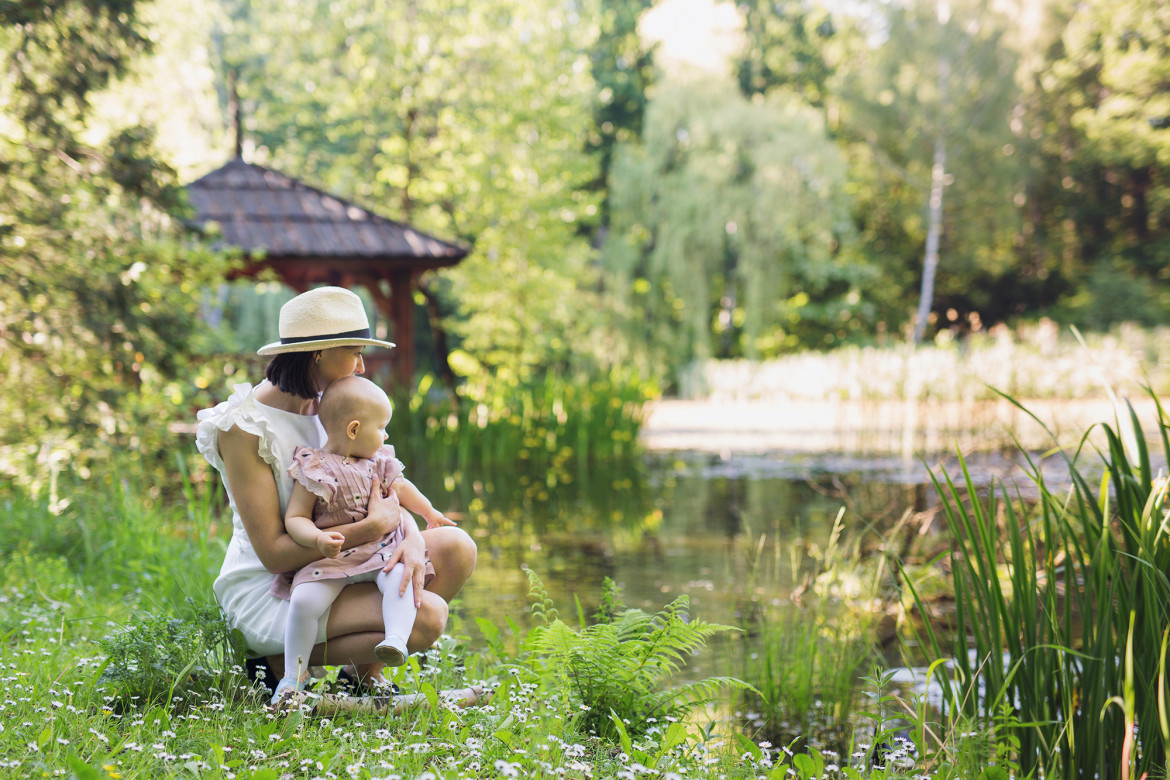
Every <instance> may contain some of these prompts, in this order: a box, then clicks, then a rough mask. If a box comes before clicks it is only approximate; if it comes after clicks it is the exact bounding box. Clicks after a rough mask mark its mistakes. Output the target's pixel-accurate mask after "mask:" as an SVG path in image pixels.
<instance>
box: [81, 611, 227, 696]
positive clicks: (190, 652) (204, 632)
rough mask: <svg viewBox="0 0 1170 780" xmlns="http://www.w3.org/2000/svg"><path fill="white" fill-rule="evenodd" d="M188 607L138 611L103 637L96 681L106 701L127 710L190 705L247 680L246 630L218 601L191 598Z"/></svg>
mask: <svg viewBox="0 0 1170 780" xmlns="http://www.w3.org/2000/svg"><path fill="white" fill-rule="evenodd" d="M186 611H187V613H188V614H187V615H186V616H185V617H182V618H178V617H167V616H163V615H156V616H149V615H148V616H138V617H135V618H133V619H132V620H131V622H129V623H128V624H127V625H125V626H123V627H122V628H120V629H118V630H116V631H114V632H113V633H111V634H109V635H108V636H106V637H104V638H102V639H99V640H98V646H99V647H101V650H102V652H103V653H104V654H105V656H106V662H105V665H104V668H103V669H102V672H101V675H100V676H99V677H98V680H97V685H98V688H99V691H100V692H101V693H102V698H103V700H105V701H107V702H110V701H113V702H116V703H117V704H118V705H119V706H120V707H121V708H122V709H123V710H126V709H130V708H131V707H141V706H153V705H156V704H168V705H169V704H171V703H173V702H176V701H178V702H184V701H185V702H186V704H185V706H184V709H186V708H187V707H191V706H197V705H199V704H201V703H203V701H201V700H206V699H208V697H209V696H213V695H216V694H221V695H222V694H228V695H231V694H232V692H233V689H235V688H236V686H238V685H239V684H240V683H242V682H244V677H243V674H242V668H241V665H242V664H243V662H244V638H243V635H241V634H240V632H239V631H233V630H232V629H231V628H230V627H229V626H228V624H227V621H226V619H225V618H224V616H223V613H222V611H220V609H219V607H218V606H217V605H216V604H214V603H213V602H199V603H196V602H193V601H192V602H189V603H188V609H187V610H186ZM229 667H235V671H234V672H232V671H229ZM217 698H218V697H217Z"/></svg>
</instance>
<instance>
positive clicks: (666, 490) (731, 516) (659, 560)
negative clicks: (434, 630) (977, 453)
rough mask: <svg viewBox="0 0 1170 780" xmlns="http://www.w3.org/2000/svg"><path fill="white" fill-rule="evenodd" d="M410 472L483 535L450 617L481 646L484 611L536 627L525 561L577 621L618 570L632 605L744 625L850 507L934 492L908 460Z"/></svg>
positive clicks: (851, 519)
mask: <svg viewBox="0 0 1170 780" xmlns="http://www.w3.org/2000/svg"><path fill="white" fill-rule="evenodd" d="M860 466H864V468H860ZM412 478H415V481H416V482H418V483H420V486H421V487H422V488H423V490H424V491H425V492H426V493H427V495H429V496H432V497H433V498H434V499H435V500H436V502H437V503H438V504H439V505H440V506H444V504H445V506H444V508H448V509H452V510H454V511H455V514H458V515H460V516H461V518H462V520H461V525H462V526H463V527H464V528H465V529H466V530H467V531H468V532H469V533H471V534H472V535H473V536H474V537H475V538H476V539H477V541H478V543H479V546H480V559H479V565H478V567H477V570H476V573H475V576H474V578H473V579H472V581H471V582H470V583H469V585H468V587H467V588H466V589H465V591H464V592H463V594H462V595H461V597H460V602H461V603H460V604H459V606H458V608H457V610H456V615H457V617H458V619H459V620H460V622H459V623H458V624H457V625H456V626H453V629H454V630H455V631H456V633H459V634H461V635H466V636H468V637H470V638H471V640H472V642H473V643H474V642H475V641H476V640H477V638H478V632H477V630H476V628H475V625H474V619H475V618H487V619H490V620H492V621H493V622H495V623H496V624H497V625H501V626H502V625H503V624H504V623H505V618H511V619H513V620H515V621H516V622H517V623H518V624H520V625H521V626H525V625H526V624H527V598H526V597H527V592H528V580H527V578H526V576H525V575H524V573H523V571H522V567H525V566H527V567H531V568H533V569H535V570H536V572H537V573H538V574H539V575H540V576H541V578H542V579H543V580H544V583H545V586H546V587H547V588H548V591H549V594H550V596H552V598H553V599H554V601H555V602H556V604H557V606H558V607H559V609H560V610H561V613H562V617H564V618H565V619H566V620H567V621H569V622H572V620H573V613H574V612H575V611H576V610H577V609H578V607H577V605H578V604H579V605H580V609H581V611H582V612H583V614H585V615H589V614H591V613H592V612H593V611H594V610H595V609H596V607H597V605H598V603H599V600H600V596H601V588H602V582H603V580H604V578H605V577H609V578H611V579H612V580H614V581H615V582H616V583H617V584H618V585H619V586H620V587H621V589H622V595H623V598H624V601H625V603H626V604H627V605H628V606H633V607H640V608H643V609H647V610H657V609H658V608H660V607H662V606H663V605H664V604H666V603H668V602H669V601H671V600H673V599H674V598H676V597H677V596H678V595H679V594H682V593H687V594H689V595H690V597H691V601H692V613H693V614H694V615H695V616H697V617H701V618H703V619H705V620H708V621H713V622H721V623H729V624H733V625H734V624H738V623H739V622H740V618H741V616H742V611H743V609H744V606H745V604H750V603H751V602H753V601H760V600H765V601H767V600H780V599H786V598H787V597H788V596H789V594H790V593H791V591H792V590H793V588H795V587H797V586H798V585H799V584H800V582H801V580H802V577H803V576H804V575H805V573H806V572H807V569H808V566H809V561H810V553H815V552H816V551H817V550H820V549H822V548H823V547H824V545H825V544H826V543H827V541H828V538H829V534H830V531H831V529H832V527H833V522H834V519H835V518H836V516H837V514H838V512H839V511H841V509H842V507H844V508H845V509H846V510H847V511H846V515H845V517H846V519H847V520H846V521H847V523H849V524H852V525H855V526H857V525H866V526H869V527H871V528H879V529H880V528H882V527H888V526H889V525H891V524H892V523H893V522H894V521H896V520H897V519H898V517H900V516H901V515H902V514H903V513H904V512H905V511H906V510H907V509H908V508H911V509H913V508H915V507H919V508H920V507H922V506H923V505H924V503H925V502H927V501H928V500H929V498H928V495H927V488H926V483H927V482H928V478H927V476H926V471H925V469H924V468H921V467H919V468H917V469H914V468H907V466H906V465H905V464H904V463H903V462H902V461H900V460H891V461H888V462H887V461H866V462H864V463H854V462H846V461H838V460H826V459H824V458H820V459H807V458H800V457H783V456H758V457H750V456H749V457H740V458H734V459H732V458H726V459H725V458H720V457H718V456H712V455H707V454H672V455H669V456H661V455H659V456H648V457H646V458H644V459H642V460H638V461H634V462H629V463H624V464H622V465H621V466H620V467H618V468H609V469H607V468H602V467H596V466H594V467H590V468H589V469H587V470H585V469H582V470H579V471H577V472H576V473H573V474H572V475H558V476H556V477H555V478H552V477H550V476H549V475H540V476H533V475H524V474H522V473H518V472H514V471H507V470H498V471H494V472H483V473H480V474H478V475H477V476H476V478H474V479H469V478H465V477H464V476H463V475H461V474H440V473H432V474H429V475H428V474H422V475H420V474H418V473H414V474H412ZM720 673H722V672H720Z"/></svg>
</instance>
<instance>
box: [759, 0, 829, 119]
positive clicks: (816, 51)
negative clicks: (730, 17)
mask: <svg viewBox="0 0 1170 780" xmlns="http://www.w3.org/2000/svg"><path fill="white" fill-rule="evenodd" d="M739 9H740V12H741V13H742V14H743V17H744V32H745V35H746V37H747V43H746V45H745V46H744V51H743V53H742V54H741V55H740V57H739V60H738V62H737V63H736V75H737V77H738V80H739V88H740V91H741V92H743V94H745V95H755V94H762V95H766V94H769V93H771V92H773V91H776V90H782V91H786V92H789V93H792V94H797V95H800V96H801V97H802V98H803V99H804V101H805V102H807V103H808V104H809V105H813V106H821V105H823V104H824V102H825V98H826V93H827V92H828V81H829V77H830V76H831V74H832V69H833V64H832V62H831V59H830V56H828V52H827V49H828V46H827V44H826V39H828V38H830V37H831V36H832V35H833V34H834V32H835V30H834V26H833V20H832V18H831V17H830V15H829V12H828V11H827V10H825V8H823V7H819V6H816V5H811V4H808V3H803V2H795V1H793V0H787V1H786V2H771V1H769V0H751V1H750V2H741V3H739Z"/></svg>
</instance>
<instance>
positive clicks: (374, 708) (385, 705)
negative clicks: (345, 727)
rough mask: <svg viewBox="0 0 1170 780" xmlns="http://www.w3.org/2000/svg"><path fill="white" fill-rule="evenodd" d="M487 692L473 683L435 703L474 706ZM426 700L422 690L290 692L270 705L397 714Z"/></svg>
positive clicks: (327, 712)
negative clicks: (394, 693) (351, 693)
mask: <svg viewBox="0 0 1170 780" xmlns="http://www.w3.org/2000/svg"><path fill="white" fill-rule="evenodd" d="M491 695H492V694H491V691H488V690H485V689H484V687H483V686H482V685H473V686H471V687H470V688H456V689H453V690H447V691H439V692H438V703H439V704H440V705H444V706H450V707H459V708H464V707H478V706H480V705H482V704H486V703H487V701H488V699H490V698H491ZM429 701H430V700H429V699H428V698H427V695H426V694H425V693H405V694H399V695H397V696H338V695H337V694H334V693H312V692H310V691H293V692H290V693H289V694H288V695H287V696H286V697H285V698H283V699H281V701H280V702H278V703H277V704H276V705H274V707H275V708H276V709H277V710H288V711H290V712H291V711H292V710H296V709H304V710H307V711H308V712H309V713H310V714H312V715H320V716H329V715H336V714H338V713H341V712H359V713H385V712H393V713H395V714H398V713H401V712H403V711H405V710H408V709H410V708H412V707H421V706H425V705H427V704H428V703H429Z"/></svg>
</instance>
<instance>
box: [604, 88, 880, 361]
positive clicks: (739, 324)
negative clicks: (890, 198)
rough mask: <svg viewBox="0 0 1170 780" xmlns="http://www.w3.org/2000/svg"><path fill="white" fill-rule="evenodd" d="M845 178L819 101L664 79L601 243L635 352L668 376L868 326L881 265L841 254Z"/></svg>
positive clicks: (845, 230)
mask: <svg viewBox="0 0 1170 780" xmlns="http://www.w3.org/2000/svg"><path fill="white" fill-rule="evenodd" d="M844 177H845V170H844V166H843V163H842V160H841V158H840V157H839V155H838V154H837V150H836V149H835V148H834V147H833V145H832V144H831V143H830V142H829V140H828V139H827V138H826V137H825V135H824V130H823V126H822V122H821V120H820V118H819V117H818V116H817V115H816V114H815V113H813V112H811V111H810V110H807V109H804V108H802V107H800V106H799V105H796V104H794V103H791V102H788V101H786V100H784V99H783V98H767V99H761V100H757V101H748V100H746V99H744V98H743V97H742V96H740V95H739V94H738V93H736V92H735V91H734V90H730V89H729V85H728V84H727V83H725V82H721V81H715V80H712V81H706V82H701V83H686V82H683V83H674V84H663V85H661V86H660V87H659V89H658V91H657V92H656V93H655V97H654V100H653V101H652V102H651V104H650V106H649V107H648V109H647V116H646V123H645V129H644V131H643V137H642V143H641V145H640V146H636V147H635V146H627V147H625V148H624V151H623V153H622V154H621V155H619V159H618V161H617V163H616V164H615V168H614V172H613V191H612V198H613V200H612V203H613V210H614V221H613V232H612V235H611V237H610V238H609V240H608V241H607V243H606V245H605V247H604V252H603V260H604V262H605V264H606V267H607V269H608V270H609V272H610V273H609V274H608V275H607V280H608V282H607V289H608V290H609V292H610V298H611V301H612V303H611V304H610V305H611V306H612V307H613V309H614V312H615V315H616V316H617V317H618V318H619V319H620V320H621V322H622V323H623V326H624V327H625V328H626V329H627V331H626V332H627V334H628V338H629V339H630V343H631V344H638V345H639V346H638V352H637V353H636V354H634V355H631V356H630V357H631V359H633V360H649V362H650V365H651V367H652V370H653V371H655V373H656V375H662V374H664V373H667V374H668V373H671V372H673V371H674V370H677V368H678V367H679V365H681V364H683V363H686V362H688V361H690V360H691V359H693V358H696V357H697V358H704V357H707V356H715V357H736V356H747V357H759V356H773V355H776V354H777V353H779V352H781V351H791V350H793V349H796V348H797V347H802V346H804V347H807V346H818V347H820V346H825V345H828V344H834V343H838V342H840V341H843V340H845V339H846V338H847V337H848V336H849V334H851V333H857V332H859V331H860V330H861V329H863V328H864V326H865V322H866V320H867V317H866V305H865V303H864V302H863V295H862V293H863V290H864V286H865V284H866V283H867V282H868V281H869V279H870V276H869V273H868V271H867V270H866V268H865V267H864V266H863V265H862V264H860V263H856V262H853V263H848V264H846V263H844V262H843V261H842V258H843V255H842V254H841V252H840V251H839V250H840V245H841V244H842V243H843V242H846V241H848V239H849V225H848V216H847V214H848V211H847V201H846V199H845V193H844ZM780 203H782V204H784V207H783V208H782V209H778V208H777V204H780ZM635 333H637V334H639V335H638V336H637V337H635V336H634V334H635ZM635 339H636V340H635Z"/></svg>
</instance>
